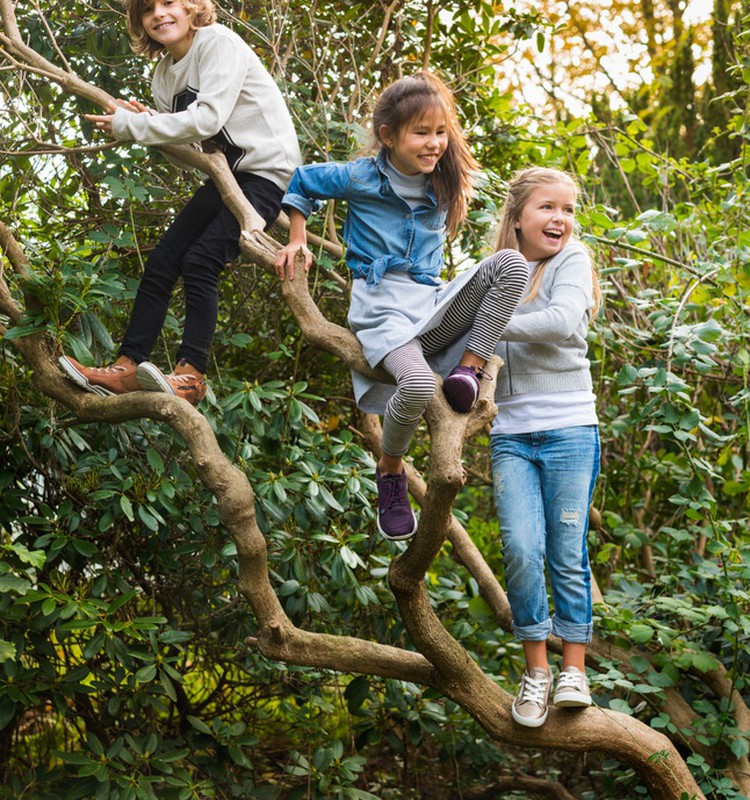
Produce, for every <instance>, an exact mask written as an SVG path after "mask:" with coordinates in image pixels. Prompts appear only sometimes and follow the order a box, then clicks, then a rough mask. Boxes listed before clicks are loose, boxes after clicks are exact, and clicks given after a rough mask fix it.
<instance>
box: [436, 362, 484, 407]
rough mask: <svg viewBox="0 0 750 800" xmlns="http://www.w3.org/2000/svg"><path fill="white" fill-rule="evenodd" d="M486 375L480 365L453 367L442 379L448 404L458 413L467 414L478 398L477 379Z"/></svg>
mask: <svg viewBox="0 0 750 800" xmlns="http://www.w3.org/2000/svg"><path fill="white" fill-rule="evenodd" d="M484 377H487V373H486V372H485V371H484V370H483V369H482V368H481V367H461V366H459V367H454V368H453V370H452V371H451V374H450V375H449V376H448V377H447V378H446V379H445V380H444V381H443V394H445V399H446V400H447V401H448V405H449V406H450V407H451V408H452V409H453V410H454V411H456V412H458V413H459V414H468V413H469V411H471V409H472V408H474V406H475V405H476V403H477V400H478V399H479V379H480V378H484Z"/></svg>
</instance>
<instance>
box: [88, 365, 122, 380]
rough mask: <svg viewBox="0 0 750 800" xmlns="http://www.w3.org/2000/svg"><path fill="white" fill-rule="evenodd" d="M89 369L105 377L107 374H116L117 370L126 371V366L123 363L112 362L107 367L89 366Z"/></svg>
mask: <svg viewBox="0 0 750 800" xmlns="http://www.w3.org/2000/svg"><path fill="white" fill-rule="evenodd" d="M90 369H91V371H92V372H93V373H94V374H95V375H100V376H102V377H105V378H106V377H107V376H109V375H116V374H117V373H118V372H127V370H128V367H126V366H125V365H124V364H112V365H111V366H109V367H91V368H90Z"/></svg>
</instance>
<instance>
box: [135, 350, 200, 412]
mask: <svg viewBox="0 0 750 800" xmlns="http://www.w3.org/2000/svg"><path fill="white" fill-rule="evenodd" d="M136 378H137V379H138V383H139V384H140V387H141V389H145V390H146V391H148V392H165V393H166V394H173V395H175V396H177V397H182V398H183V399H184V400H187V401H188V403H190V404H191V405H194V406H197V405H198V403H200V401H201V400H203V398H204V397H205V396H206V389H207V386H206V379H205V377H204V375H203V373H202V372H198V370H197V369H195V368H194V367H192V366H191V365H190V364H188V363H187V361H185V359H182V361H180V362H179V364H178V365H177V366H176V367H175V371H174V372H172V373H171V374H170V375H165V374H164V373H163V372H162V371H161V370H160V369H159V367H157V366H156V364H152V363H151V362H150V361H142V362H141V363H140V364H139V365H138V368H137V369H136Z"/></svg>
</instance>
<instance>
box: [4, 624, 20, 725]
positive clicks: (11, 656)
mask: <svg viewBox="0 0 750 800" xmlns="http://www.w3.org/2000/svg"><path fill="white" fill-rule="evenodd" d="M15 660H16V646H15V645H14V644H13V643H12V642H8V641H6V640H5V639H0V664H2V663H3V662H4V661H15ZM0 727H1V726H0Z"/></svg>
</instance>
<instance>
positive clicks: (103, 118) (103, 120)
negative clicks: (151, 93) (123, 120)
mask: <svg viewBox="0 0 750 800" xmlns="http://www.w3.org/2000/svg"><path fill="white" fill-rule="evenodd" d="M118 108H124V109H126V110H127V111H132V112H133V113H134V114H148V113H150V112H149V110H148V108H147V107H146V106H144V105H143V103H139V102H138V100H117V101H116V102H114V103H110V104H109V106H108V108H107V110H108V111H109V113H108V114H84V115H83V116H84V119H87V120H88V121H89V122H93V123H94V125H96V127H97V128H99V130H101V131H104V133H106V134H108V135H109V136H112V135H113V134H112V118H113V117H114V115H115V111H116V110H117V109H118Z"/></svg>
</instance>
